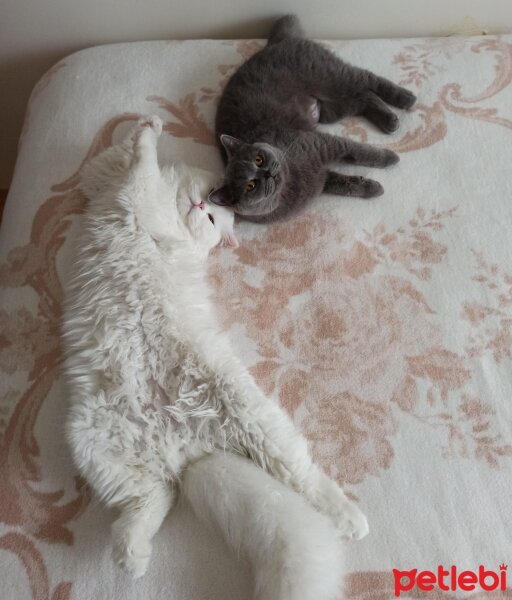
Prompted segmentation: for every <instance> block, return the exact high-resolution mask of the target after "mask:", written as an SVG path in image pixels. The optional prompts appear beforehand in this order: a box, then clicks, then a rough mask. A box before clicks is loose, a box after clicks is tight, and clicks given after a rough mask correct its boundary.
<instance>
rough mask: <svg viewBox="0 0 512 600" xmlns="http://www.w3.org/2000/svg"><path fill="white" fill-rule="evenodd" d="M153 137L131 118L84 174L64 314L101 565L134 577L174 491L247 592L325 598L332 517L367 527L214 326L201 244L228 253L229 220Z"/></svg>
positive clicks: (201, 179)
mask: <svg viewBox="0 0 512 600" xmlns="http://www.w3.org/2000/svg"><path fill="white" fill-rule="evenodd" d="M161 130H162V123H161V121H160V119H159V118H158V117H148V118H145V119H142V120H141V121H139V123H138V125H137V127H136V129H135V131H134V133H133V134H132V135H131V137H129V138H128V139H127V140H125V141H124V142H123V143H122V144H120V145H118V146H114V147H113V148H110V149H109V150H107V151H105V152H104V153H103V154H101V155H100V156H99V157H97V158H95V159H94V160H92V161H91V162H90V163H89V164H88V165H86V167H85V168H84V170H83V176H82V183H81V188H82V190H83V192H84V193H85V195H86V196H87V197H88V199H89V202H88V206H87V210H86V215H85V216H84V223H83V231H82V238H81V241H80V242H79V244H78V248H77V258H76V261H75V264H74V267H73V268H74V269H75V276H74V278H73V280H72V282H71V284H70V286H69V289H68V291H67V300H66V309H65V317H64V343H65V348H66V354H67V358H66V374H67V379H68V381H69V384H70V402H71V409H70V414H69V418H68V421H67V435H68V439H69V441H70V444H71V448H72V452H73V456H74V460H75V462H76V464H77V466H78V468H79V470H80V472H81V473H82V475H83V476H84V477H85V478H86V480H87V481H88V482H89V484H90V485H91V486H92V488H93V489H94V490H95V492H96V493H97V494H98V495H99V496H100V497H101V498H102V499H103V500H104V501H105V502H106V503H107V504H109V505H112V506H116V507H119V508H120V510H121V514H120V517H119V518H118V519H117V521H115V523H114V524H113V526H112V531H113V545H114V558H115V560H116V561H117V563H118V564H120V565H121V566H123V567H124V568H125V569H126V570H127V571H128V572H130V573H131V574H132V575H133V576H134V577H138V576H141V575H143V574H144V573H145V571H146V568H147V565H148V561H149V557H150V553H151V540H152V538H153V536H154V535H155V533H156V532H157V530H158V529H159V527H160V525H161V523H162V521H163V519H164V517H165V516H166V514H167V512H168V511H169V509H170V508H171V506H172V505H173V503H174V501H175V498H176V494H177V492H178V488H180V489H181V492H182V494H183V495H184V497H185V498H186V499H187V500H188V501H189V502H190V504H191V506H192V508H193V510H194V511H195V513H196V514H197V515H198V516H199V517H200V518H202V519H204V520H206V521H208V522H211V523H214V524H216V525H217V526H218V527H219V528H220V530H221V531H222V533H223V535H224V537H225V538H226V540H227V541H228V542H229V543H230V544H231V545H232V546H233V547H235V548H236V549H237V550H239V549H242V550H243V551H244V552H245V553H246V554H247V556H248V558H249V559H250V560H251V561H252V564H253V568H254V573H255V584H256V585H255V588H256V598H258V599H261V600H263V599H264V600H296V599H298V598H301V600H309V599H311V600H322V599H331V598H335V597H337V590H338V586H339V579H340V576H341V554H340V546H339V542H338V539H337V532H336V531H335V528H334V527H333V526H332V522H334V524H335V525H336V527H337V528H338V530H339V531H340V532H341V534H342V535H344V536H346V537H348V538H354V539H359V538H361V537H363V536H364V535H366V534H367V533H368V525H367V521H366V518H365V516H364V515H363V514H362V512H361V511H360V510H359V509H358V508H357V506H356V505H355V504H353V503H352V502H351V501H349V500H348V499H347V498H346V496H345V495H344V494H343V492H342V490H341V489H340V488H339V487H338V485H337V484H336V483H334V482H333V481H332V480H330V479H329V478H328V477H327V476H326V475H325V474H324V473H323V472H322V471H320V470H319V469H318V468H317V467H316V466H315V465H314V464H313V463H312V461H311V458H310V455H309V452H308V448H307V444H306V441H305V439H304V438H303V437H302V436H301V434H300V433H299V432H298V431H297V430H296V429H295V427H294V426H293V424H292V422H291V420H290V419H289V417H288V416H287V415H286V413H285V412H284V411H283V410H282V409H281V408H279V406H277V405H276V403H275V402H273V401H271V400H270V399H268V398H267V397H266V396H265V395H264V394H263V393H262V391H261V390H260V389H259V388H258V387H257V385H256V384H255V382H254V380H253V379H252V377H251V376H250V375H249V373H248V372H247V370H246V369H245V368H244V367H243V365H242V364H241V363H240V361H239V360H238V358H237V357H236V356H235V355H234V353H233V351H232V349H231V348H230V345H229V342H228V339H227V337H226V336H225V334H222V333H221V332H220V330H219V328H218V326H217V324H216V321H215V317H214V314H213V309H212V306H211V303H210V300H209V289H208V285H207V283H206V278H205V263H206V258H207V255H208V253H209V251H210V250H211V248H213V247H214V246H215V245H217V244H219V243H222V242H224V243H227V244H229V245H235V244H236V240H235V238H234V235H233V215H232V213H229V212H228V211H227V210H226V209H224V208H221V207H217V206H213V205H208V204H206V203H205V202H204V198H206V197H207V195H208V192H209V191H210V189H211V188H213V187H215V185H217V184H218V181H217V178H216V176H214V175H212V174H211V173H208V172H206V171H202V170H199V169H193V168H190V167H186V166H184V165H182V166H172V167H168V168H164V169H162V170H160V168H159V166H158V162H157V152H156V143H157V139H158V136H159V135H160V133H161ZM249 459H250V460H249ZM297 492H298V493H297ZM313 507H314V508H313ZM314 509H316V510H314ZM317 511H318V512H317ZM320 513H322V514H320ZM324 515H326V516H328V517H329V518H330V519H327V518H326V516H324Z"/></svg>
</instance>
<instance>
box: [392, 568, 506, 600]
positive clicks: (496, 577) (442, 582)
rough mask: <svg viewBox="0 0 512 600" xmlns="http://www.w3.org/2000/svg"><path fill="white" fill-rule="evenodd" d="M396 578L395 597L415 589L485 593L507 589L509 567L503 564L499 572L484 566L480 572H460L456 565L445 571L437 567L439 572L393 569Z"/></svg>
mask: <svg viewBox="0 0 512 600" xmlns="http://www.w3.org/2000/svg"><path fill="white" fill-rule="evenodd" d="M393 577H394V578H395V596H397V597H398V596H400V594H401V593H402V592H408V591H409V590H412V588H413V587H417V588H418V589H420V590H422V591H424V592H431V591H432V590H433V589H438V590H443V591H445V592H448V591H452V592H455V591H457V590H462V591H463V592H472V591H473V590H474V589H475V588H476V586H477V585H478V586H480V588H481V589H482V590H483V591H485V592H492V591H494V590H506V589H507V565H505V564H501V565H500V566H499V571H491V570H488V569H486V568H485V567H484V566H483V565H480V566H479V567H478V571H460V572H459V571H458V570H457V567H456V566H455V565H452V566H451V567H450V568H449V569H445V568H444V567H443V565H439V566H438V567H437V571H436V572H434V571H418V569H411V570H410V571H399V570H398V569H393Z"/></svg>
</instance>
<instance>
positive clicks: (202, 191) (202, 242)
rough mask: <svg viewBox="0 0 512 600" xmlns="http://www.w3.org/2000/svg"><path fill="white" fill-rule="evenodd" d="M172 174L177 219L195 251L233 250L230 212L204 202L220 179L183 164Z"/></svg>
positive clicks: (235, 245) (234, 239)
mask: <svg viewBox="0 0 512 600" xmlns="http://www.w3.org/2000/svg"><path fill="white" fill-rule="evenodd" d="M173 174H174V177H175V184H176V186H177V187H176V208H177V212H178V217H179V219H180V221H181V224H182V225H183V226H184V228H185V229H186V231H187V232H188V234H189V235H190V237H191V239H192V240H193V241H194V243H195V244H196V245H197V247H198V249H200V250H201V251H202V252H206V253H208V252H209V251H210V250H211V249H212V248H213V247H214V246H218V245H221V246H230V247H233V248H236V247H237V246H238V241H237V239H236V237H235V233H234V229H233V225H234V213H233V211H231V210H229V209H226V208H225V207H223V206H216V205H214V204H212V203H210V202H208V201H207V198H208V194H209V193H210V191H211V190H212V189H213V188H215V186H216V185H218V184H219V180H220V177H219V176H218V175H215V174H214V173H210V172H209V171H204V170H203V169H197V168H194V167H189V166H187V165H183V164H180V165H174V167H173Z"/></svg>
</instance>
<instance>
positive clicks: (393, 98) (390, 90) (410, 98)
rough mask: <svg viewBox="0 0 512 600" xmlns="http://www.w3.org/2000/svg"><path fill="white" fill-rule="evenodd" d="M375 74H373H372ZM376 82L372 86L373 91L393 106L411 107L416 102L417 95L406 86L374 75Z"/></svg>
mask: <svg viewBox="0 0 512 600" xmlns="http://www.w3.org/2000/svg"><path fill="white" fill-rule="evenodd" d="M372 75H373V74H372ZM373 77H374V78H375V83H374V85H373V86H372V89H373V91H374V92H375V93H376V94H377V96H379V97H380V98H382V100H384V101H385V102H387V103H388V104H391V106H396V108H411V107H412V106H413V105H414V103H415V102H416V96H415V95H414V94H413V93H412V92H410V91H409V90H406V89H405V88H403V87H401V86H399V85H396V83H393V82H392V81H389V79H385V78H384V77H379V76H378V75H373Z"/></svg>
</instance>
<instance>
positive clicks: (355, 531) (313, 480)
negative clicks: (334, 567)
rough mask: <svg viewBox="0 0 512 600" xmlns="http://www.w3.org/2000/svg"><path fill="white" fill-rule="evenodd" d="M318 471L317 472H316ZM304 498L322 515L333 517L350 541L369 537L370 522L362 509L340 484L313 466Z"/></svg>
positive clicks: (306, 481) (306, 482)
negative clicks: (349, 497) (348, 496)
mask: <svg viewBox="0 0 512 600" xmlns="http://www.w3.org/2000/svg"><path fill="white" fill-rule="evenodd" d="M315 471H316V472H315ZM303 494H304V496H306V497H307V498H308V499H309V501H310V502H311V504H313V506H315V508H317V510H319V511H320V512H321V513H323V514H325V515H327V516H329V517H331V519H332V520H333V521H334V523H335V524H336V527H337V528H338V530H339V531H340V533H341V534H342V535H343V537H346V538H348V539H353V540H360V539H362V538H364V537H365V536H366V535H368V532H369V527H368V520H367V519H366V516H365V514H364V513H363V512H362V511H361V509H360V508H359V507H358V506H357V505H356V504H355V503H354V502H352V500H349V499H348V498H347V496H346V495H345V493H344V492H343V490H342V489H341V488H340V487H339V486H338V484H337V483H336V482H335V481H333V480H332V479H330V478H329V477H328V476H327V475H326V474H325V473H323V472H322V471H321V470H320V469H319V468H318V467H317V466H316V465H312V466H311V469H310V472H309V474H308V476H307V477H306V478H305V479H304V491H303Z"/></svg>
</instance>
